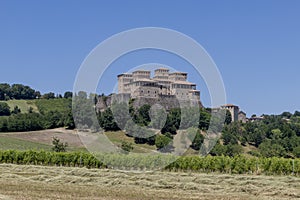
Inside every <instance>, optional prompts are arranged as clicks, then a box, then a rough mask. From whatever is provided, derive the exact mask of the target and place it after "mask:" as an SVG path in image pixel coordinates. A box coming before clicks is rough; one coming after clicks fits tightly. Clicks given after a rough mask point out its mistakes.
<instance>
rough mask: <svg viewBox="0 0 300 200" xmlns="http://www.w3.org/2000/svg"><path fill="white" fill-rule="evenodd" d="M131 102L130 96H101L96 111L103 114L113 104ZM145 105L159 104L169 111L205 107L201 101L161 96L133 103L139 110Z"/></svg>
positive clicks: (143, 98)
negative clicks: (188, 107)
mask: <svg viewBox="0 0 300 200" xmlns="http://www.w3.org/2000/svg"><path fill="white" fill-rule="evenodd" d="M129 100H130V94H112V95H110V96H106V97H102V96H99V98H98V102H97V104H96V110H97V111H101V112H102V111H104V110H105V109H107V108H108V107H110V106H111V104H112V103H113V102H125V103H129ZM145 104H148V105H150V106H153V105H155V104H158V105H161V106H162V107H163V108H164V109H165V110H167V111H168V110H170V109H172V108H180V107H181V108H183V107H187V106H191V105H192V106H198V107H203V106H202V104H201V102H200V101H192V102H191V101H189V100H185V101H182V100H178V99H177V98H176V97H175V96H174V95H159V97H158V98H149V97H138V98H135V99H134V101H133V106H134V108H139V107H141V106H142V105H145Z"/></svg>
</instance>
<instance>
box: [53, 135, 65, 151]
mask: <svg viewBox="0 0 300 200" xmlns="http://www.w3.org/2000/svg"><path fill="white" fill-rule="evenodd" d="M52 145H53V147H52V150H53V151H55V152H66V151H67V147H68V143H63V142H61V141H60V139H58V138H57V137H53V140H52Z"/></svg>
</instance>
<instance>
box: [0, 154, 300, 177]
mask: <svg viewBox="0 0 300 200" xmlns="http://www.w3.org/2000/svg"><path fill="white" fill-rule="evenodd" d="M96 157H97V158H98V159H97V158H96ZM96 157H94V156H93V155H91V154H89V153H83V152H45V151H32V150H30V151H15V150H8V151H0V163H15V164H34V165H50V166H52V165H56V166H78V167H87V168H120V169H142V170H144V169H161V168H160V167H163V166H166V167H164V170H171V171H194V172H205V173H209V172H218V173H232V174H266V175H295V176H299V175H300V159H287V158H276V157H272V158H255V157H251V158H249V157H244V156H235V157H228V156H214V157H212V156H206V157H199V156H187V157H175V156H171V155H141V154H125V155H124V154H101V155H97V156H96ZM168 163H171V164H168Z"/></svg>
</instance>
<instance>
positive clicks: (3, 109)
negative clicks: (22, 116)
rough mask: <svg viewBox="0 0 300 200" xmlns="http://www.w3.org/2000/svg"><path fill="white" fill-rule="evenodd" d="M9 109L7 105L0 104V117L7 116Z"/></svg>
mask: <svg viewBox="0 0 300 200" xmlns="http://www.w3.org/2000/svg"><path fill="white" fill-rule="evenodd" d="M9 115H10V108H9V106H8V104H7V103H5V102H0V116H9Z"/></svg>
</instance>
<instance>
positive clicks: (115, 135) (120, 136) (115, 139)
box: [105, 131, 156, 153]
mask: <svg viewBox="0 0 300 200" xmlns="http://www.w3.org/2000/svg"><path fill="white" fill-rule="evenodd" d="M105 135H106V136H107V137H108V138H109V140H110V141H111V142H112V143H114V144H115V145H117V146H119V147H121V144H122V142H123V141H125V142H129V143H131V144H132V145H133V151H132V152H135V153H147V152H151V151H153V150H156V147H155V146H154V145H152V146H151V145H148V144H135V143H134V139H133V138H132V137H128V136H126V135H125V134H124V132H122V131H116V132H111V131H109V132H105Z"/></svg>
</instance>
